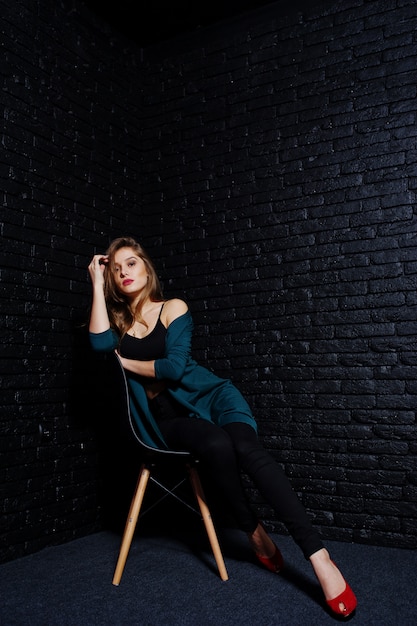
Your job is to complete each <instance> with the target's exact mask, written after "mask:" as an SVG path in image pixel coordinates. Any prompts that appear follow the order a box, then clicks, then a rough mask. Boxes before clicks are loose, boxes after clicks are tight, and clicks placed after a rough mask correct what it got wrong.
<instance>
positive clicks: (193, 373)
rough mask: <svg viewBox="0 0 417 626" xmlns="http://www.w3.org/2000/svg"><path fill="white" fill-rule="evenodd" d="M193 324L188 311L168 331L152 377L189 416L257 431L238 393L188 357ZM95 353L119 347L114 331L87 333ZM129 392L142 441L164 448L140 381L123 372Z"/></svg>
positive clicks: (131, 407)
mask: <svg viewBox="0 0 417 626" xmlns="http://www.w3.org/2000/svg"><path fill="white" fill-rule="evenodd" d="M192 331H193V321H192V317H191V313H190V312H189V311H187V312H186V313H184V314H183V315H181V316H180V317H178V318H177V319H175V320H174V321H173V322H172V323H171V324H170V325H169V326H168V329H167V334H166V343H165V355H164V357H163V358H161V359H157V360H156V361H155V376H156V378H157V380H164V381H165V382H166V384H167V389H168V391H169V393H170V394H171V395H172V396H173V397H174V398H175V399H176V400H177V401H178V402H179V403H180V404H181V405H182V406H183V407H184V408H185V409H186V412H187V413H188V415H190V416H192V417H196V418H200V419H205V420H209V421H211V422H213V423H214V424H217V425H218V426H224V425H225V424H229V423H231V422H244V423H246V424H249V425H250V426H252V428H254V430H255V431H256V430H257V426H256V421H255V419H254V417H253V415H252V412H251V409H250V407H249V405H248V403H247V402H246V400H245V399H244V398H243V396H242V394H241V393H240V391H239V390H238V389H237V388H236V387H235V386H234V385H233V384H232V382H231V381H230V380H228V379H224V378H219V377H218V376H216V375H215V374H213V373H212V372H211V371H209V370H208V369H206V368H205V367H202V366H201V365H198V363H196V361H194V360H193V359H192V357H191V340H192ZM90 342H91V346H92V348H93V349H94V350H97V351H100V352H111V351H113V350H115V349H116V348H117V347H118V345H119V336H118V335H117V333H116V332H115V331H114V330H111V329H109V330H107V331H105V332H103V333H90ZM126 378H127V381H128V386H129V391H130V394H129V395H130V398H129V399H130V409H131V412H132V415H133V417H134V419H135V422H136V423H137V426H138V429H139V432H140V433H141V436H142V438H143V441H144V442H145V443H146V444H148V445H150V446H153V447H157V448H160V447H166V444H165V442H164V439H163V437H162V435H161V433H160V431H159V428H158V425H157V424H156V422H155V420H154V418H153V416H152V413H151V412H150V410H149V406H148V401H147V397H146V393H145V390H144V388H143V386H142V384H141V382H140V377H138V376H136V375H135V374H133V373H132V372H129V371H127V370H126Z"/></svg>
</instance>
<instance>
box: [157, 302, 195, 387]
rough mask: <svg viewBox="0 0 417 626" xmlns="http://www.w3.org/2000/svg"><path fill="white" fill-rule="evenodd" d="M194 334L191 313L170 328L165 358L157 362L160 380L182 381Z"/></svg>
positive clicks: (174, 322)
mask: <svg viewBox="0 0 417 626" xmlns="http://www.w3.org/2000/svg"><path fill="white" fill-rule="evenodd" d="M192 332H193V321H192V318H191V313H190V312H189V311H187V312H186V313H184V314H183V315H180V317H177V319H175V320H174V321H173V322H172V323H171V324H170V325H169V326H168V330H167V336H166V347H165V356H164V357H163V358H162V359H156V361H155V376H156V378H157V379H158V380H162V379H164V380H173V381H178V380H181V378H182V377H183V375H184V372H185V368H186V366H187V364H188V362H189V361H190V354H191V339H192Z"/></svg>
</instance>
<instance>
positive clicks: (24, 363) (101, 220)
mask: <svg viewBox="0 0 417 626" xmlns="http://www.w3.org/2000/svg"><path fill="white" fill-rule="evenodd" d="M79 5H80V3H74V2H70V1H66V2H51V1H46V2H45V0H42V1H39V2H38V1H36V2H28V1H20V2H19V1H14V0H10V1H6V2H4V1H2V2H1V3H0V9H1V13H0V22H1V31H2V32H1V41H2V48H1V49H2V52H1V54H2V59H1V62H0V63H1V81H2V92H1V93H2V95H1V118H2V120H3V125H2V131H1V152H0V179H1V187H2V215H1V238H2V240H1V247H2V261H1V269H0V277H1V310H2V319H3V323H2V340H1V344H2V357H1V380H2V392H1V405H2V406H1V437H0V445H1V453H0V467H1V478H0V483H1V485H2V497H1V499H0V520H1V521H0V525H1V536H2V546H1V558H2V559H7V558H11V557H16V556H20V555H22V554H25V553H27V552H30V551H33V550H36V549H38V548H41V547H43V546H45V545H49V544H51V543H54V542H61V541H64V540H67V539H70V538H72V537H75V536H79V535H81V534H85V533H88V532H91V531H92V530H94V529H96V528H97V527H98V523H99V515H98V496H97V486H98V473H97V445H96V438H95V436H94V432H95V431H94V423H93V422H94V418H95V417H96V410H95V411H94V410H93V409H94V405H93V404H92V403H91V402H90V397H89V396H90V393H91V389H92V388H93V387H92V384H91V383H92V375H93V374H94V372H92V371H91V364H89V363H88V360H86V353H85V340H84V333H83V331H82V330H81V329H80V328H79V326H80V323H81V322H82V321H84V317H83V315H84V313H85V311H86V308H87V303H88V297H89V293H88V291H89V285H88V280H87V264H88V262H89V259H90V257H91V256H92V254H93V253H94V251H95V250H96V249H98V250H102V249H103V248H104V247H105V245H106V243H107V241H108V238H109V236H110V237H112V236H115V235H116V234H119V233H120V232H121V231H123V232H124V231H129V232H130V231H131V230H132V229H133V230H136V228H135V224H136V220H137V219H138V215H137V212H135V211H130V210H129V209H130V208H131V207H135V206H137V201H138V190H137V187H138V182H137V181H138V169H137V166H136V165H135V163H136V162H137V161H138V151H137V148H138V142H137V140H136V137H137V135H138V120H137V111H136V106H135V100H136V99H137V96H136V93H137V90H138V81H132V80H131V77H132V75H133V74H134V73H135V72H136V69H135V68H136V63H137V56H138V55H137V51H132V50H129V49H127V48H126V47H124V46H123V45H122V42H120V41H119V42H118V41H116V40H114V41H112V40H111V39H110V37H109V34H108V33H106V32H105V31H103V30H100V29H97V28H95V27H94V25H93V23H92V21H91V18H89V16H88V14H87V13H85V14H84V13H83V12H82V7H81V6H79ZM78 9H79V10H78ZM77 10H78V11H77ZM82 396H84V398H83V397H82Z"/></svg>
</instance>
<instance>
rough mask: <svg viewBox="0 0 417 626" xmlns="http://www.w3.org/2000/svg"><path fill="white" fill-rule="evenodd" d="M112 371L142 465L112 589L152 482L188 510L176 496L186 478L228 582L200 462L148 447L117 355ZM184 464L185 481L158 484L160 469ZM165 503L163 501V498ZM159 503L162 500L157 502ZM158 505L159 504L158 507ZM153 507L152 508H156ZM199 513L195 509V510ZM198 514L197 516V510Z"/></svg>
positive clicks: (113, 357)
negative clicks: (134, 417) (136, 420)
mask: <svg viewBox="0 0 417 626" xmlns="http://www.w3.org/2000/svg"><path fill="white" fill-rule="evenodd" d="M110 367H111V374H112V380H113V381H115V382H116V383H117V389H118V390H120V396H121V397H120V401H121V410H120V424H119V425H120V426H121V428H122V431H124V434H125V435H127V436H128V438H129V440H130V444H131V445H132V444H133V445H134V446H135V448H136V451H137V453H139V454H140V458H141V461H142V464H141V468H140V471H139V477H138V481H137V485H136V489H135V491H134V494H133V498H132V501H131V504H130V510H129V514H128V516H127V521H126V525H125V530H124V533H123V537H122V543H121V546H120V551H119V556H118V560H117V564H116V569H115V572H114V576H113V585H116V586H118V585H119V584H120V580H121V577H122V574H123V571H124V568H125V564H126V560H127V557H128V554H129V550H130V546H131V543H132V539H133V535H134V533H135V529H136V525H137V522H138V519H139V515H140V512H141V507H142V503H143V499H144V496H145V492H146V489H147V486H148V484H149V481H151V482H153V483H155V484H156V485H158V487H160V488H162V489H163V490H164V492H165V496H163V497H166V495H170V496H173V497H174V498H176V499H177V500H180V501H181V502H182V503H183V504H185V505H186V506H189V505H188V504H187V503H186V502H185V501H184V500H182V499H181V498H180V497H179V496H178V495H177V493H176V491H177V489H178V487H179V486H180V485H181V484H183V483H184V481H186V480H187V476H188V478H189V480H190V482H191V487H192V490H193V492H194V495H195V498H196V500H197V504H198V509H199V512H200V514H201V517H202V520H203V522H204V526H205V529H206V532H207V536H208V539H209V542H210V546H211V549H212V551H213V555H214V559H215V561H216V565H217V568H218V570H219V575H220V578H221V579H222V580H228V574H227V570H226V567H225V564H224V560H223V555H222V552H221V549H220V545H219V541H218V538H217V534H216V531H215V528H214V524H213V521H212V518H211V514H210V510H209V507H208V506H207V502H206V498H205V495H204V492H203V488H202V485H201V481H200V477H199V474H198V471H197V467H196V466H197V465H198V460H197V459H195V458H193V457H192V455H191V454H190V453H188V452H177V451H173V450H162V449H158V448H153V447H150V446H149V445H147V444H146V443H145V442H144V441H143V440H142V439H141V437H140V434H139V432H138V429H137V427H136V424H135V421H134V419H133V418H132V415H131V412H130V406H129V391H128V386H127V380H126V376H125V372H124V369H123V366H122V364H121V361H120V359H119V358H118V356H117V355H116V354H114V355H113V354H112V355H111V356H110ZM178 463H179V464H181V465H182V468H183V470H184V476H185V477H184V479H183V480H181V481H180V482H179V483H178V484H177V485H175V486H174V487H170V488H168V487H166V486H165V485H164V484H162V483H161V482H160V481H159V480H157V479H156V478H155V477H154V476H153V473H154V472H156V471H157V469H158V467H164V468H166V467H167V466H168V467H170V465H171V464H178ZM161 499H163V498H161ZM158 502H160V500H158ZM158 502H157V503H156V504H158ZM156 504H154V505H153V506H156ZM189 508H193V507H189ZM193 510H196V509H193ZM196 512H198V511H197V510H196Z"/></svg>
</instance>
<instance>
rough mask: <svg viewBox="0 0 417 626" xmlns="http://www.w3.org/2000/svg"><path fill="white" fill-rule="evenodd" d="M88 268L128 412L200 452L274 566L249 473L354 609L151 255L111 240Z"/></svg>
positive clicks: (328, 590)
mask: <svg viewBox="0 0 417 626" xmlns="http://www.w3.org/2000/svg"><path fill="white" fill-rule="evenodd" d="M88 269H89V273H90V277H91V281H92V285H93V301H92V308H91V318H90V326H89V330H90V339H91V344H92V346H93V348H94V349H95V350H101V351H112V350H116V351H117V353H118V354H119V356H120V359H121V362H122V364H123V367H124V368H125V370H126V373H127V377H128V380H129V386H130V399H131V406H132V412H133V415H134V416H135V419H136V421H137V422H138V426H139V427H140V428H141V429H142V435H143V436H144V438H145V440H147V443H149V444H151V445H156V446H167V447H169V448H171V449H174V450H175V449H177V450H178V449H182V450H187V451H190V452H192V453H194V454H196V456H198V457H199V459H200V462H201V463H204V465H205V467H206V468H208V470H209V471H210V473H211V476H212V479H213V481H214V482H215V484H216V485H217V488H218V489H219V490H220V492H221V493H222V494H223V496H224V497H225V498H226V499H227V502H228V503H229V504H230V507H231V510H232V513H233V514H234V517H235V518H236V521H237V523H238V526H239V528H241V529H242V530H243V531H245V532H246V533H247V536H248V538H249V541H250V543H251V545H252V547H253V549H254V552H255V555H256V556H257V558H258V560H259V561H260V562H261V563H262V564H263V565H264V566H265V567H267V568H268V569H269V570H271V571H273V572H279V571H280V570H281V569H282V567H283V559H282V556H281V553H280V551H279V550H278V548H277V547H276V545H275V544H274V542H273V541H272V539H271V538H270V537H269V536H268V534H267V533H266V531H265V529H264V528H263V526H262V524H261V523H260V522H259V521H258V520H257V518H256V516H255V515H254V513H253V511H252V510H251V509H250V507H249V505H248V502H247V500H246V498H245V494H244V490H243V487H242V484H241V480H240V469H242V470H243V471H245V472H246V473H247V474H248V475H249V476H250V477H251V479H252V480H253V481H254V484H255V485H256V486H257V487H258V489H259V491H260V493H261V494H262V495H263V497H264V498H265V500H266V501H267V502H268V503H269V504H270V505H271V506H272V507H273V508H274V510H275V511H276V513H277V514H278V516H279V517H280V519H281V520H282V521H283V522H284V524H285V525H286V527H287V528H288V531H289V532H290V534H291V536H292V537H293V539H294V540H295V542H296V543H297V544H298V545H299V546H300V548H301V550H302V551H303V553H304V556H305V558H306V559H308V560H309V561H310V563H311V565H312V567H313V570H314V572H315V574H316V576H317V579H318V581H319V583H320V585H321V587H322V590H323V593H324V596H325V599H326V602H327V605H328V606H329V607H330V609H331V610H332V611H333V612H334V613H335V614H337V615H341V616H344V617H347V616H348V615H350V614H352V613H353V611H354V610H355V608H356V604H357V602H356V597H355V595H354V593H353V591H352V590H351V588H350V587H349V585H348V584H347V583H346V581H345V580H344V578H343V576H342V574H341V572H340V571H339V569H338V568H337V567H336V565H335V564H334V563H333V562H332V561H331V559H330V556H329V553H328V552H327V550H326V548H325V547H324V546H323V544H322V542H321V540H320V538H319V536H318V533H317V532H316V530H315V529H314V528H313V527H312V524H311V522H310V520H309V518H308V516H307V514H306V511H305V510H304V507H303V506H302V504H301V502H300V500H299V499H298V497H297V495H296V493H295V492H294V491H293V489H292V487H291V485H290V483H289V481H288V479H287V478H286V476H285V474H284V473H283V471H282V470H281V468H280V466H279V465H278V464H277V463H276V462H275V460H274V459H273V458H272V456H271V455H269V453H268V452H267V451H266V450H265V449H264V448H263V447H262V446H261V445H260V443H259V441H258V437H257V427H256V422H255V420H254V418H253V416H252V413H251V410H250V408H249V406H248V404H247V403H246V401H245V400H244V398H243V397H242V395H241V394H240V392H239V391H238V390H237V389H236V387H234V386H233V384H232V383H231V382H230V381H229V380H224V379H221V378H218V377H217V376H215V375H214V374H213V373H211V372H210V371H209V370H207V369H206V368H204V367H201V366H200V365H198V364H197V363H196V362H195V361H194V360H193V359H192V358H191V356H190V351H191V335H192V328H193V325H192V319H191V314H190V312H189V310H188V307H187V305H186V303H185V302H184V301H183V300H180V299H171V300H164V298H163V296H162V291H161V288H160V284H159V280H158V277H157V274H156V271H155V269H154V266H153V264H152V261H151V260H150V258H149V256H148V255H147V254H146V252H145V251H144V250H143V248H142V247H141V246H140V245H139V244H138V243H137V242H136V241H135V240H134V239H132V238H130V237H122V238H119V239H116V240H114V241H113V242H112V243H111V245H110V247H109V249H108V250H107V253H106V254H98V255H95V256H94V257H93V259H92V261H91V263H90V265H89V268H88ZM150 433H151V434H150Z"/></svg>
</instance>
